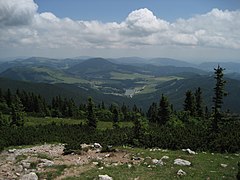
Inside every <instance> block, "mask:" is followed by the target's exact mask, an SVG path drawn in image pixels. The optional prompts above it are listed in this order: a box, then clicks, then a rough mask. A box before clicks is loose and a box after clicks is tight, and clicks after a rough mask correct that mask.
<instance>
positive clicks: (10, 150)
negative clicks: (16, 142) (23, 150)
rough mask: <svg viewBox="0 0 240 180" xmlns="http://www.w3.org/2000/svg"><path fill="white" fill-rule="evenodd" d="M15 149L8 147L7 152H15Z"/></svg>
mask: <svg viewBox="0 0 240 180" xmlns="http://www.w3.org/2000/svg"><path fill="white" fill-rule="evenodd" d="M15 151H16V149H9V150H8V152H9V153H15Z"/></svg>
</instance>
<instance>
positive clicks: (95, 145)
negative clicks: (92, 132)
mask: <svg viewBox="0 0 240 180" xmlns="http://www.w3.org/2000/svg"><path fill="white" fill-rule="evenodd" d="M93 146H94V148H102V146H101V144H99V143H94V144H93Z"/></svg>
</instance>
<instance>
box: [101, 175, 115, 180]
mask: <svg viewBox="0 0 240 180" xmlns="http://www.w3.org/2000/svg"><path fill="white" fill-rule="evenodd" d="M98 179H99V180H113V178H112V177H110V176H108V175H107V174H105V175H98Z"/></svg>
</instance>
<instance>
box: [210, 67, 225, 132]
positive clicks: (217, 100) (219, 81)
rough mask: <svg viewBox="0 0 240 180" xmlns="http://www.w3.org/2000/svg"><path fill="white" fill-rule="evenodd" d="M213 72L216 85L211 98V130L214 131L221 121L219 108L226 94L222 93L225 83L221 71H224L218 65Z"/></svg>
mask: <svg viewBox="0 0 240 180" xmlns="http://www.w3.org/2000/svg"><path fill="white" fill-rule="evenodd" d="M214 70H215V72H214V74H215V77H214V78H215V80H216V84H215V87H214V97H213V103H214V106H213V121H212V129H213V130H214V131H217V130H218V123H219V122H221V121H222V113H221V108H222V104H223V97H224V96H226V95H227V94H226V92H225V91H224V86H225V84H226V81H225V80H223V76H224V74H223V71H224V70H225V69H223V68H221V67H220V66H219V65H218V67H217V68H214Z"/></svg>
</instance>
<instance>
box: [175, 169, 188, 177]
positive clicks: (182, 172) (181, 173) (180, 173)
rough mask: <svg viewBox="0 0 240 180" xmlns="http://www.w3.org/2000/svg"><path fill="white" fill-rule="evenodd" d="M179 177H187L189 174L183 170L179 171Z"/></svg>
mask: <svg viewBox="0 0 240 180" xmlns="http://www.w3.org/2000/svg"><path fill="white" fill-rule="evenodd" d="M177 175H178V176H185V175H187V173H186V172H184V171H183V170H182V169H179V170H178V172H177Z"/></svg>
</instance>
